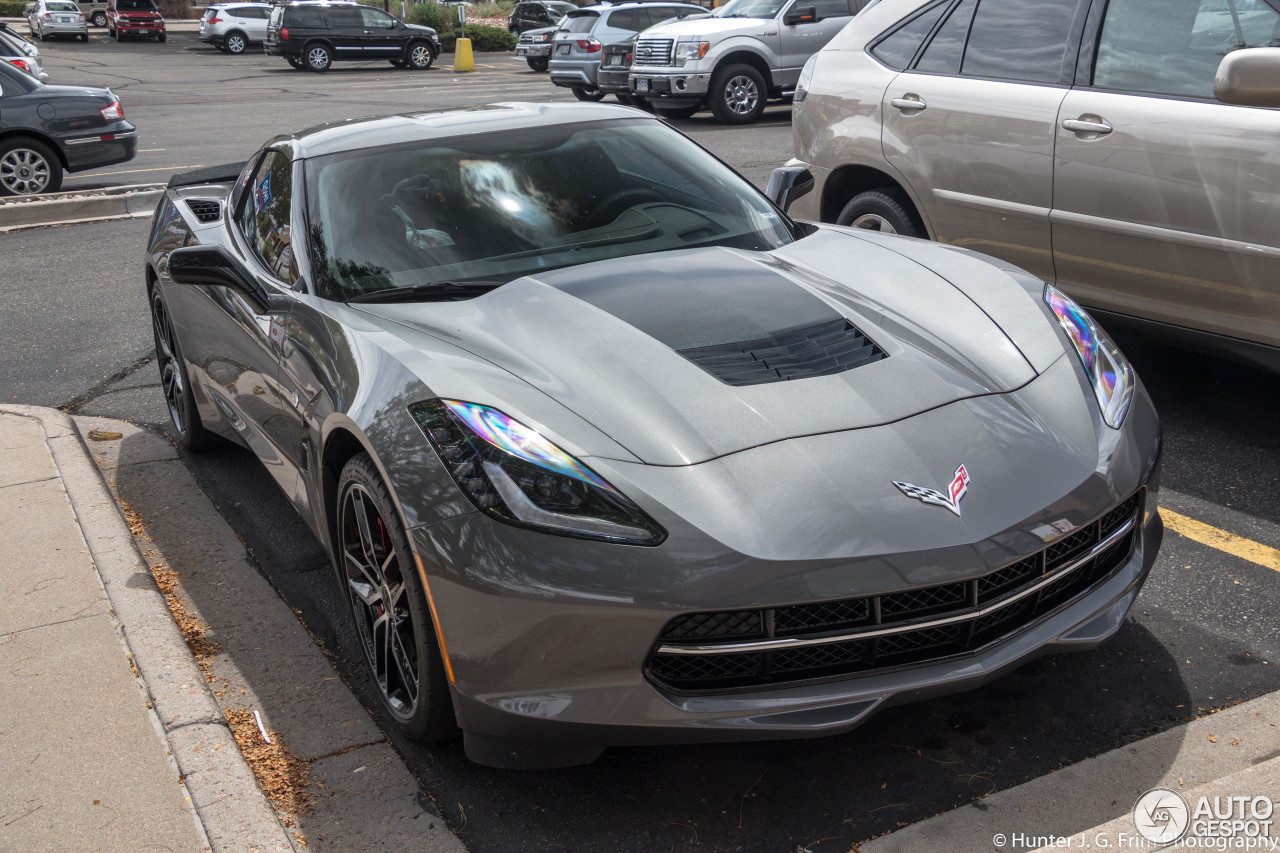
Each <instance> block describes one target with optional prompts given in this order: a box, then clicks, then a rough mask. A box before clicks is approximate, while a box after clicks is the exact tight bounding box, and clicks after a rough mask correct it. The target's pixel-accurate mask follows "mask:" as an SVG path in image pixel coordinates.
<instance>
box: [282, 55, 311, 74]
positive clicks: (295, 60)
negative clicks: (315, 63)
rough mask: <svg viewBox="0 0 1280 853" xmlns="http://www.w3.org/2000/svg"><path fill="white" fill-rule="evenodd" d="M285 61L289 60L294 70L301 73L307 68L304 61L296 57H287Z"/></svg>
mask: <svg viewBox="0 0 1280 853" xmlns="http://www.w3.org/2000/svg"><path fill="white" fill-rule="evenodd" d="M285 59H287V60H288V61H289V64H290V65H292V66H293V67H294V68H296V69H298V70H299V71H302V70H304V69H305V68H306V67H307V66H305V65H303V64H302V60H301V59H299V58H298V57H296V56H286V57H285Z"/></svg>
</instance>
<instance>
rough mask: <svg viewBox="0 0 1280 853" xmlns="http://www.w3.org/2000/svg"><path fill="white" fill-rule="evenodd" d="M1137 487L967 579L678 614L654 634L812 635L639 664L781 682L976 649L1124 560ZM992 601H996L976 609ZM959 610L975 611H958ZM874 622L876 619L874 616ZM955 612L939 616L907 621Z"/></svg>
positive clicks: (698, 682) (724, 683) (710, 685)
mask: <svg viewBox="0 0 1280 853" xmlns="http://www.w3.org/2000/svg"><path fill="white" fill-rule="evenodd" d="M1143 498H1144V493H1143V492H1142V491H1139V492H1138V493H1136V494H1134V495H1133V496H1132V497H1130V498H1129V499H1128V500H1126V501H1124V502H1123V503H1121V504H1119V505H1118V506H1116V507H1115V508H1114V509H1111V510H1109V511H1108V512H1106V513H1105V514H1103V515H1102V516H1101V517H1100V518H1098V519H1097V520H1095V521H1094V522H1092V523H1090V524H1087V525H1085V526H1084V527H1081V528H1079V529H1077V530H1075V531H1072V532H1071V533H1069V534H1068V535H1066V536H1063V537H1061V538H1060V539H1058V540H1056V541H1055V542H1053V543H1052V544H1050V545H1049V546H1047V547H1045V548H1044V549H1042V550H1041V551H1039V552H1037V553H1035V554H1032V555H1031V556H1028V557H1024V558H1023V559H1021V560H1019V561H1017V562H1015V563H1011V564H1009V565H1007V566H1003V567H1001V568H999V569H996V570H995V571H993V572H990V573H988V574H986V575H983V576H982V577H980V578H977V579H975V580H970V581H965V582H961V583H950V584H941V585H938V586H932V587H924V588H921V589H914V590H907V591H905V592H898V593H891V594H888V595H883V596H877V597H871V598H853V599H845V600H840V601H826V602H819V603H816V604H803V605H792V606H787V607H779V608H775V609H771V610H740V611H727V612H723V613H695V614H686V615H683V616H679V617H677V618H676V619H673V620H672V621H671V622H670V623H668V625H667V627H666V629H664V631H663V633H662V637H661V640H660V643H677V644H678V643H682V642H683V643H689V642H697V643H700V644H706V643H708V642H710V643H712V644H715V643H718V642H726V643H737V642H750V641H751V640H753V639H761V638H764V637H779V638H782V637H786V638H795V637H800V638H804V639H809V638H810V637H812V638H814V639H815V640H816V642H814V643H813V644H812V645H805V646H799V647H794V648H787V649H775V650H771V651H769V650H766V651H746V652H733V653H725V654H677V653H669V652H661V651H654V652H653V653H652V654H651V655H650V656H649V661H648V666H647V670H648V673H649V675H650V677H651V678H653V679H655V680H656V681H658V682H661V683H662V684H663V685H666V686H668V687H671V688H674V689H677V690H688V691H699V690H724V689H728V688H735V687H750V686H753V685H769V684H785V683H788V682H793V681H799V680H804V679H810V678H821V677H826V676H832V675H855V674H861V673H866V672H870V671H872V670H876V669H882V668H885V667H897V666H905V665H918V664H924V663H929V662H932V661H936V660H939V659H942V658H946V657H950V656H953V655H957V654H964V653H967V652H973V651H977V650H978V649H981V648H982V647H984V646H986V645H988V644H990V643H992V642H995V641H997V640H1000V639H1002V638H1005V637H1008V636H1010V635H1011V634H1014V633H1016V632H1018V631H1020V630H1022V629H1023V628H1025V627H1027V626H1028V625H1030V624H1031V623H1032V622H1035V621H1036V620H1038V619H1040V618H1041V617H1043V616H1046V615H1048V614H1049V613H1052V612H1053V611H1054V610H1057V609H1058V608H1059V607H1061V606H1063V605H1065V604H1067V603H1068V602H1070V601H1072V600H1074V599H1075V598H1077V597H1078V596H1080V595H1082V594H1083V593H1085V592H1087V591H1088V590H1090V589H1091V588H1093V587H1094V586H1096V585H1097V584H1099V583H1101V582H1102V581H1104V580H1106V579H1107V578H1109V577H1111V576H1112V575H1113V574H1114V573H1115V572H1116V571H1117V570H1118V569H1119V568H1120V567H1121V566H1122V565H1123V564H1124V562H1125V560H1126V559H1128V556H1129V554H1130V553H1131V552H1132V550H1133V547H1134V544H1135V542H1136V541H1137V536H1138V532H1139V524H1138V522H1139V521H1140V520H1141V512H1142V505H1143ZM1131 519H1133V520H1134V525H1133V527H1132V528H1131V529H1130V530H1129V531H1128V532H1127V533H1125V534H1124V535H1123V536H1121V537H1119V538H1118V539H1117V540H1116V541H1115V542H1114V543H1112V544H1111V545H1110V546H1109V547H1106V548H1104V549H1102V550H1101V551H1098V552H1097V553H1095V554H1093V555H1092V556H1091V557H1089V558H1088V559H1087V560H1086V562H1084V563H1083V564H1081V565H1079V566H1078V567H1077V568H1075V569H1074V570H1071V571H1067V572H1064V573H1063V575H1062V577H1061V578H1059V579H1057V580H1055V581H1051V582H1047V583H1046V585H1045V586H1043V587H1042V588H1040V589H1038V590H1037V591H1036V592H1033V593H1031V594H1029V595H1026V596H1025V597H1023V598H1021V599H1019V600H1016V601H1013V602H1012V603H1010V604H1007V605H1005V606H1003V607H1000V606H999V602H1000V601H1002V600H1006V599H1013V598H1015V597H1016V596H1017V595H1019V594H1020V593H1021V591H1022V590H1025V589H1027V588H1033V587H1034V585H1035V584H1038V583H1041V582H1042V581H1046V580H1047V578H1048V576H1051V575H1053V574H1054V573H1055V572H1058V571H1062V570H1063V569H1064V568H1065V567H1068V566H1070V565H1071V564H1072V563H1073V562H1076V561H1079V560H1080V559H1081V558H1082V557H1085V556H1087V555H1088V554H1089V552H1090V550H1091V549H1094V548H1096V547H1097V546H1098V545H1099V543H1101V542H1103V541H1104V540H1106V539H1107V538H1108V537H1110V536H1112V535H1113V534H1115V533H1116V532H1117V531H1118V530H1120V529H1121V528H1122V527H1123V526H1124V525H1125V524H1126V523H1127V522H1129V521H1130V520H1131ZM992 605H995V606H996V607H997V609H995V610H992V611H991V612H989V613H986V614H985V615H981V616H976V613H978V612H980V611H981V610H983V609H985V608H988V607H990V606H992ZM966 612H972V613H974V614H975V616H968V617H966V616H965V614H966ZM877 614H878V617H879V621H876V617H877ZM951 616H956V617H958V621H955V622H952V623H949V624H946V625H927V624H926V625H922V626H921V627H920V628H918V629H911V628H909V627H906V626H908V625H910V624H911V623H913V622H917V621H920V622H923V623H929V622H933V621H936V620H938V619H940V618H946V617H951ZM895 624H896V625H903V626H904V630H901V631H898V632H895V633H888V634H885V635H882V636H877V637H868V638H856V637H854V638H839V637H838V636H837V637H834V638H833V639H832V640H831V641H830V642H822V638H823V636H824V635H830V634H832V633H835V634H837V635H838V633H839V632H840V631H841V630H851V631H853V632H857V631H859V630H865V631H871V630H874V629H875V628H877V627H882V626H892V625H895Z"/></svg>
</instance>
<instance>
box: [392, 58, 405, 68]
mask: <svg viewBox="0 0 1280 853" xmlns="http://www.w3.org/2000/svg"><path fill="white" fill-rule="evenodd" d="M387 62H390V63H391V67H392V68H408V67H409V63H407V62H405V61H404V60H403V59H388V60H387Z"/></svg>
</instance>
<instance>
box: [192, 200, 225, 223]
mask: <svg viewBox="0 0 1280 853" xmlns="http://www.w3.org/2000/svg"><path fill="white" fill-rule="evenodd" d="M187 207H189V208H191V212H192V213H194V214H195V216H196V219H199V220H200V221H201V222H217V221H218V220H219V219H221V218H222V205H221V204H220V203H218V202H216V201H214V200H213V199H206V198H189V199H187Z"/></svg>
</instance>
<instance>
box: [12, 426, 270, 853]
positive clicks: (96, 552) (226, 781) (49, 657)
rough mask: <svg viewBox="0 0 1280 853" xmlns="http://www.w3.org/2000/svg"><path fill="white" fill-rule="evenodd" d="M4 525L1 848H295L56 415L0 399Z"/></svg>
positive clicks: (75, 438)
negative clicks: (21, 410) (4, 404)
mask: <svg viewBox="0 0 1280 853" xmlns="http://www.w3.org/2000/svg"><path fill="white" fill-rule="evenodd" d="M37 415H42V416H37ZM0 527H3V529H4V530H5V532H6V534H7V535H6V536H4V537H3V538H2V539H0V849H3V850H23V851H36V850H51V851H52V850H121V851H124V850H138V849H142V848H143V847H146V848H148V849H169V850H174V851H202V850H211V849H212V850H255V851H259V850H260V851H281V853H284V851H291V850H292V849H293V848H292V846H291V845H290V843H289V840H288V837H287V835H286V834H285V831H284V829H283V828H282V827H281V826H280V824H279V823H278V822H277V820H276V818H275V815H274V813H273V811H272V809H271V807H270V805H269V804H268V803H267V801H266V799H265V797H264V796H263V794H262V792H261V790H260V789H259V788H258V785H257V783H256V781H255V779H254V777H253V775H252V772H251V771H250V770H249V767H248V765H247V764H246V763H245V761H244V759H243V757H242V756H241V755H240V752H239V750H238V749H237V748H236V745H235V742H234V741H233V740H232V738H231V732H230V729H229V728H228V726H227V723H226V720H225V719H224V718H223V716H222V714H221V712H220V711H219V710H218V708H217V706H216V705H215V704H214V703H213V702H212V699H211V697H210V696H209V693H208V689H207V687H206V686H205V679H204V678H203V676H202V675H201V673H200V672H199V670H198V669H197V667H196V665H195V662H194V660H193V659H192V657H191V654H190V652H189V651H188V649H187V647H186V643H185V642H184V641H183V639H182V637H181V635H180V634H179V633H178V630H177V628H176V626H175V625H174V623H173V621H172V618H171V616H170V614H169V611H168V608H167V607H166V605H165V602H164V599H163V598H162V597H161V595H160V592H159V590H158V589H157V588H156V586H155V582H154V580H153V579H152V577H151V574H150V572H149V571H148V570H147V567H146V565H145V564H144V563H143V562H142V560H141V558H140V556H139V554H138V552H137V550H136V548H135V547H134V544H133V539H132V536H131V534H130V532H129V529H128V528H127V527H126V526H125V524H124V522H123V519H122V518H121V516H120V513H119V510H118V509H117V507H116V504H115V501H114V499H113V498H112V497H111V495H110V493H109V492H108V491H107V489H106V486H105V485H104V483H103V482H102V478H101V476H100V475H99V474H98V471H97V470H96V466H95V465H94V464H93V462H92V461H91V460H90V458H89V455H88V453H87V452H86V451H85V448H84V446H83V444H82V442H81V440H80V436H79V435H78V434H76V432H75V429H74V426H73V424H72V423H71V420H70V418H68V417H66V416H65V415H63V414H62V413H60V412H55V411H53V410H43V411H42V412H39V413H37V412H32V413H27V414H15V413H14V409H12V408H0Z"/></svg>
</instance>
